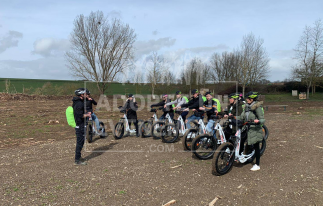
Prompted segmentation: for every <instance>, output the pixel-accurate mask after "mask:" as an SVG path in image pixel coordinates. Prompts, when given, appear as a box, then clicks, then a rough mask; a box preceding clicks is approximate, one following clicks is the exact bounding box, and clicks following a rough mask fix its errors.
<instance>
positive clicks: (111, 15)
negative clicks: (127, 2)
mask: <svg viewBox="0 0 323 206" xmlns="http://www.w3.org/2000/svg"><path fill="white" fill-rule="evenodd" d="M107 16H108V17H109V18H116V19H121V18H122V16H121V11H116V10H112V11H110V12H109V13H108V15H107Z"/></svg>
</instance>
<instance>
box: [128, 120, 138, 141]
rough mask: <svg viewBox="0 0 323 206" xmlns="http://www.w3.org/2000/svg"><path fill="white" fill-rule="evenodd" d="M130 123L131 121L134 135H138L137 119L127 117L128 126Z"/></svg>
mask: <svg viewBox="0 0 323 206" xmlns="http://www.w3.org/2000/svg"><path fill="white" fill-rule="evenodd" d="M131 123H133V124H134V125H135V128H136V136H137V137H138V136H139V133H138V132H139V130H138V120H137V119H128V125H129V128H130V126H131Z"/></svg>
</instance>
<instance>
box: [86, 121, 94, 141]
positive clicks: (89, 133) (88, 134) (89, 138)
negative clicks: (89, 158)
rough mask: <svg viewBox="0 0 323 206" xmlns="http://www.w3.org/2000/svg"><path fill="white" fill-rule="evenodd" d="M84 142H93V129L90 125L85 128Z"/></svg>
mask: <svg viewBox="0 0 323 206" xmlns="http://www.w3.org/2000/svg"><path fill="white" fill-rule="evenodd" d="M86 140H87V142H88V143H91V142H92V140H93V129H92V124H88V125H87V126H86Z"/></svg>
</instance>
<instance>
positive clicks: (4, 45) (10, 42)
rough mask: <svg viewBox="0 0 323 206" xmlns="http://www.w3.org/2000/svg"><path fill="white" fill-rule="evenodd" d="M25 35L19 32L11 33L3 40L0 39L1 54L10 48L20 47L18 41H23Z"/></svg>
mask: <svg viewBox="0 0 323 206" xmlns="http://www.w3.org/2000/svg"><path fill="white" fill-rule="evenodd" d="M22 37H23V34H22V33H20V32H18V31H9V32H8V33H7V34H6V35H5V36H4V37H2V39H0V53H2V52H4V51H6V50H7V49H8V48H10V47H16V46H18V42H19V40H18V39H21V38H22Z"/></svg>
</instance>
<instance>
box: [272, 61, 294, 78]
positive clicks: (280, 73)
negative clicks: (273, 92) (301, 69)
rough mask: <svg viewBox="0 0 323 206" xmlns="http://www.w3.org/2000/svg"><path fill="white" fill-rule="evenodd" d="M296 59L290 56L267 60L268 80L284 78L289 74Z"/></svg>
mask: <svg viewBox="0 0 323 206" xmlns="http://www.w3.org/2000/svg"><path fill="white" fill-rule="evenodd" d="M295 63H296V60H294V59H292V58H273V59H270V61H269V66H270V69H271V70H270V72H269V78H268V79H269V80H270V81H275V80H284V79H286V78H289V77H290V76H291V70H292V67H293V66H294V65H295Z"/></svg>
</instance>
